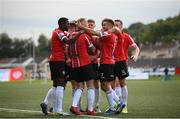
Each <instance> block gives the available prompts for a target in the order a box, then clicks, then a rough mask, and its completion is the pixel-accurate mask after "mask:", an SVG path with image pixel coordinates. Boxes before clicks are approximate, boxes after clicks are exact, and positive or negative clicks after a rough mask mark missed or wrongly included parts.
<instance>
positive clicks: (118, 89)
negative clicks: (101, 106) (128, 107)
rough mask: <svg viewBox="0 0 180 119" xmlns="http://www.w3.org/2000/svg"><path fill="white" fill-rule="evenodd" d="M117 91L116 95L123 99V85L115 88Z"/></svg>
mask: <svg viewBox="0 0 180 119" xmlns="http://www.w3.org/2000/svg"><path fill="white" fill-rule="evenodd" d="M115 92H116V95H117V96H118V97H119V98H120V100H121V99H122V93H121V92H122V91H121V87H116V88H115Z"/></svg>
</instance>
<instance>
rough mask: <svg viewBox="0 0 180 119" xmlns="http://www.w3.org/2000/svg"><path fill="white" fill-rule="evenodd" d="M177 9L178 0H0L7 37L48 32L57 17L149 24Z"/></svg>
mask: <svg viewBox="0 0 180 119" xmlns="http://www.w3.org/2000/svg"><path fill="white" fill-rule="evenodd" d="M179 13H180V0H0V32H7V33H8V34H9V36H10V37H12V38H14V37H18V38H29V37H32V32H33V33H34V34H35V37H36V39H37V37H38V36H39V34H40V33H44V34H45V35H46V36H47V37H50V36H51V31H52V30H53V29H54V28H55V27H57V20H58V18H59V17H61V16H66V17H68V18H69V19H70V20H72V19H78V18H80V17H85V18H93V19H95V20H96V24H97V29H99V28H100V23H101V20H102V19H103V18H106V17H108V18H112V19H116V18H120V19H122V20H123V22H124V26H125V27H128V26H129V25H130V24H132V23H135V22H142V23H145V24H148V23H150V22H155V21H156V20H157V19H165V18H167V17H172V16H175V15H178V14H179Z"/></svg>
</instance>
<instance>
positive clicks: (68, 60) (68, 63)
mask: <svg viewBox="0 0 180 119" xmlns="http://www.w3.org/2000/svg"><path fill="white" fill-rule="evenodd" d="M66 64H67V65H68V66H71V59H70V58H68V59H67V60H66Z"/></svg>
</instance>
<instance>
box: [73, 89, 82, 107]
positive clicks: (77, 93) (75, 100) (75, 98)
mask: <svg viewBox="0 0 180 119" xmlns="http://www.w3.org/2000/svg"><path fill="white" fill-rule="evenodd" d="M82 92H83V90H82V89H80V88H78V89H77V90H76V91H75V93H74V96H73V100H72V106H73V107H77V105H78V102H79V100H80V98H81V95H82Z"/></svg>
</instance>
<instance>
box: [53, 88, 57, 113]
mask: <svg viewBox="0 0 180 119" xmlns="http://www.w3.org/2000/svg"><path fill="white" fill-rule="evenodd" d="M52 108H53V111H52V112H57V100H56V88H55V91H54V93H53V99H52Z"/></svg>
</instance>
